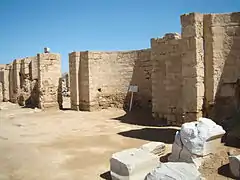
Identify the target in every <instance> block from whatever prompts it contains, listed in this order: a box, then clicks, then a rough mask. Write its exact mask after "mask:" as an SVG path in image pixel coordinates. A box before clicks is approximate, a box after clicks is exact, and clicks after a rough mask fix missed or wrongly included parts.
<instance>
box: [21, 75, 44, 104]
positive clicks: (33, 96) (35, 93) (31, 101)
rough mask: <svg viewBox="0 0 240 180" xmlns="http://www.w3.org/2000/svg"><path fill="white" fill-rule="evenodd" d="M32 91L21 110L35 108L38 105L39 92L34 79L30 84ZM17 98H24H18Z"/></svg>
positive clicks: (36, 81)
mask: <svg viewBox="0 0 240 180" xmlns="http://www.w3.org/2000/svg"><path fill="white" fill-rule="evenodd" d="M32 86H33V88H32V90H31V93H30V96H29V97H28V98H27V99H26V100H25V102H24V106H23V108H35V107H38V105H39V90H38V80H37V79H35V80H33V82H32ZM19 98H23V100H24V97H22V96H20V97H19Z"/></svg>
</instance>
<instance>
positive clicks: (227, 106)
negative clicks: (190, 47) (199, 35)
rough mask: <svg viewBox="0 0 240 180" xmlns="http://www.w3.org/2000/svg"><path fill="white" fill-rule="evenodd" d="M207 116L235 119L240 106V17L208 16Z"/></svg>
mask: <svg viewBox="0 0 240 180" xmlns="http://www.w3.org/2000/svg"><path fill="white" fill-rule="evenodd" d="M204 40H205V42H204V47H205V62H206V63H205V70H206V78H205V82H206V88H205V93H206V102H205V109H206V115H207V116H210V117H212V118H214V119H216V120H217V121H219V120H221V119H228V118H231V117H232V116H234V114H235V113H236V112H237V111H238V110H239V105H240V91H239V90H240V84H239V78H240V13H230V14H208V15H205V16H204Z"/></svg>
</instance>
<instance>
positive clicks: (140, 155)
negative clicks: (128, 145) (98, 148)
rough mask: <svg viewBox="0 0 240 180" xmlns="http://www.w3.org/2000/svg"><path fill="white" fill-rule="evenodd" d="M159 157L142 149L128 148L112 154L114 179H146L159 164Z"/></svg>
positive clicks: (111, 166)
mask: <svg viewBox="0 0 240 180" xmlns="http://www.w3.org/2000/svg"><path fill="white" fill-rule="evenodd" d="M159 163H160V161H159V157H158V156H156V155H154V154H152V153H150V152H147V151H144V150H142V149H137V148H133V149H127V150H124V151H121V152H117V153H115V154H113V155H112V158H111V160H110V171H111V176H112V179H113V180H144V178H145V176H146V175H147V174H148V173H149V172H150V171H152V170H153V169H154V168H155V167H157V166H158V165H159Z"/></svg>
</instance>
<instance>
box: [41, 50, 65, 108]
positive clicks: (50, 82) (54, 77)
mask: <svg viewBox="0 0 240 180" xmlns="http://www.w3.org/2000/svg"><path fill="white" fill-rule="evenodd" d="M37 62H38V88H39V105H38V106H39V108H42V109H44V108H48V107H59V104H58V88H59V78H61V58H60V54H52V53H43V54H38V55H37Z"/></svg>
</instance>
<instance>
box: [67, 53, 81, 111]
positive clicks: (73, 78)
mask: <svg viewBox="0 0 240 180" xmlns="http://www.w3.org/2000/svg"><path fill="white" fill-rule="evenodd" d="M79 66H80V52H72V53H70V54H69V75H70V96H71V109H73V110H76V111H78V110H79Z"/></svg>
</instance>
